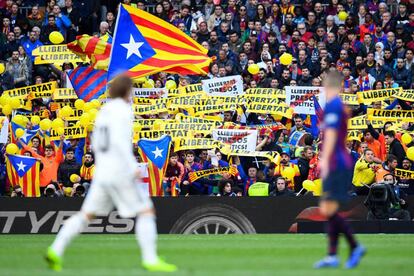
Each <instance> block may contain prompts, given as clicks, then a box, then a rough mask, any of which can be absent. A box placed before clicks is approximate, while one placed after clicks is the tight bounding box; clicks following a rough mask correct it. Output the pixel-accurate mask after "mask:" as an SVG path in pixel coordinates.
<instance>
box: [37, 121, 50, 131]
mask: <svg viewBox="0 0 414 276" xmlns="http://www.w3.org/2000/svg"><path fill="white" fill-rule="evenodd" d="M51 126H52V121H50V120H49V119H43V120H41V121H40V123H39V127H40V129H41V130H45V131H46V130H49V129H50V127H51Z"/></svg>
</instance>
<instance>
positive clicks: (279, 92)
mask: <svg viewBox="0 0 414 276" xmlns="http://www.w3.org/2000/svg"><path fill="white" fill-rule="evenodd" d="M249 95H255V96H261V95H262V96H273V97H276V98H281V99H285V98H286V91H285V90H283V89H275V88H249V89H247V90H246V92H245V95H244V96H245V97H249Z"/></svg>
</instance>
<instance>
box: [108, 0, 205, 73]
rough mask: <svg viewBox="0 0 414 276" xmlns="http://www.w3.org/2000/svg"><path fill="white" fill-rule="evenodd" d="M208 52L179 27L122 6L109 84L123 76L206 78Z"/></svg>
mask: <svg viewBox="0 0 414 276" xmlns="http://www.w3.org/2000/svg"><path fill="white" fill-rule="evenodd" d="M207 52H208V50H207V49H205V48H204V47H203V46H201V45H200V44H198V43H197V42H196V41H194V40H193V39H192V38H190V37H189V36H187V35H186V34H185V33H184V32H182V31H181V30H179V29H178V28H177V27H175V26H173V25H171V24H169V23H167V22H166V21H164V20H162V19H160V18H158V17H156V16H154V15H152V14H150V13H147V12H145V11H143V10H140V9H137V8H133V7H131V6H128V5H124V4H121V5H120V6H119V13H118V17H117V21H116V29H115V31H114V37H113V40H112V50H111V56H110V61H109V68H108V81H111V80H112V79H114V78H115V77H116V76H118V75H120V74H123V73H126V74H127V75H128V76H130V77H131V78H139V77H144V76H148V75H152V74H155V73H157V72H161V71H164V72H167V73H173V74H181V75H206V74H207V73H208V67H209V65H210V62H211V58H210V57H208V56H207Z"/></svg>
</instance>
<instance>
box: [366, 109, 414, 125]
mask: <svg viewBox="0 0 414 276" xmlns="http://www.w3.org/2000/svg"><path fill="white" fill-rule="evenodd" d="M367 116H368V119H369V120H384V121H404V122H413V121H414V110H384V109H373V108H368V110H367Z"/></svg>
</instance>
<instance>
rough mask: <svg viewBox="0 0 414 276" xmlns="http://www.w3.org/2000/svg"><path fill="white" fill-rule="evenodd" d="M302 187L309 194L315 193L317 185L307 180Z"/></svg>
mask: <svg viewBox="0 0 414 276" xmlns="http://www.w3.org/2000/svg"><path fill="white" fill-rule="evenodd" d="M302 187H303V188H305V189H306V190H307V191H309V192H313V191H314V190H315V183H314V182H313V181H312V180H305V181H303V183H302Z"/></svg>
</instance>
